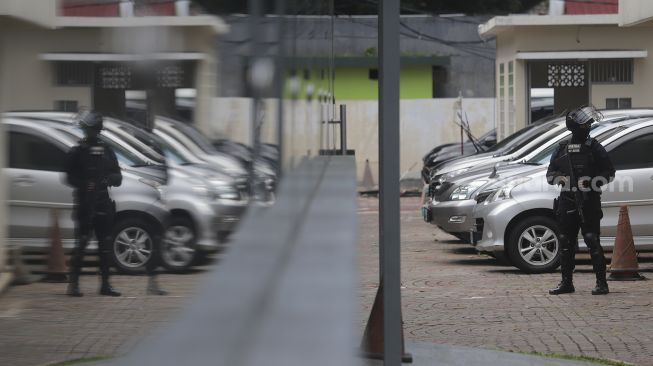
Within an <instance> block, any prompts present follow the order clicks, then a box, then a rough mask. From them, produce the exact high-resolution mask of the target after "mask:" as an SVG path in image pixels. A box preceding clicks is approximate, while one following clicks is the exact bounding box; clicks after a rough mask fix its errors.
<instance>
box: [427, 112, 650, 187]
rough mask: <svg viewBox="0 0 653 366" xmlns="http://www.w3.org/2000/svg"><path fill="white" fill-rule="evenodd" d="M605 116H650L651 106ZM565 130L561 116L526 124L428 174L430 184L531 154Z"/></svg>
mask: <svg viewBox="0 0 653 366" xmlns="http://www.w3.org/2000/svg"><path fill="white" fill-rule="evenodd" d="M602 113H603V116H604V117H605V118H606V119H610V118H620V117H623V116H630V117H633V118H634V117H637V116H644V117H645V116H650V115H651V114H653V110H651V109H632V110H607V111H603V112H602ZM565 130H566V126H565V118H564V117H561V118H554V119H552V120H550V121H547V122H543V123H538V124H535V125H530V126H526V127H525V128H523V129H522V130H520V131H518V132H516V133H515V134H513V135H511V136H509V137H508V138H506V139H504V140H503V141H501V142H499V143H498V144H496V145H495V146H494V147H492V148H491V149H489V150H488V152H486V153H482V154H477V155H472V156H469V157H466V158H462V159H456V160H452V161H449V162H447V163H445V164H443V165H441V166H439V167H437V168H434V169H433V171H432V173H431V183H432V184H435V185H436V186H437V184H439V183H441V182H444V181H446V180H448V179H451V178H453V177H456V176H458V175H460V174H463V173H465V172H467V171H469V170H471V169H474V168H475V167H477V166H479V165H485V164H496V163H502V162H507V161H512V160H515V159H519V158H522V157H523V156H525V155H527V154H530V153H533V152H535V151H536V149H538V148H539V147H541V146H542V144H543V143H544V142H546V141H549V140H551V139H552V138H555V137H556V136H558V135H560V134H561V133H563V132H564V131H565Z"/></svg>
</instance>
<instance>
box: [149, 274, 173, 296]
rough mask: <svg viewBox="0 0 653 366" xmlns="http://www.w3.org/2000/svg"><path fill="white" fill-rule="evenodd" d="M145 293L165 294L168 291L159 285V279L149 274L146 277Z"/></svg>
mask: <svg viewBox="0 0 653 366" xmlns="http://www.w3.org/2000/svg"><path fill="white" fill-rule="evenodd" d="M147 294H148V295H157V296H165V295H167V294H168V292H167V291H164V290H162V289H161V287H159V281H157V280H156V276H149V277H148V279H147Z"/></svg>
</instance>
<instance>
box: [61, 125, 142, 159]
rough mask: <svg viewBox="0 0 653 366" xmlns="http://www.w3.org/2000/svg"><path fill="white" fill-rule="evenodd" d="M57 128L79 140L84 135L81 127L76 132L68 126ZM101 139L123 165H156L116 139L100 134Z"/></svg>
mask: <svg viewBox="0 0 653 366" xmlns="http://www.w3.org/2000/svg"><path fill="white" fill-rule="evenodd" d="M57 130H59V131H60V132H63V133H65V134H67V135H68V136H71V137H72V138H73V139H74V140H79V139H80V138H82V136H83V135H82V131H81V129H78V128H75V132H73V131H71V130H69V129H67V128H57ZM100 140H102V142H104V143H105V144H107V145H108V146H109V147H110V148H111V150H113V152H114V153H115V154H116V159H118V162H119V163H121V164H123V165H127V166H130V167H137V166H147V165H154V164H150V163H149V162H147V161H145V160H143V159H141V158H140V157H138V156H136V155H135V154H133V153H132V152H131V151H129V150H127V149H125V148H124V147H122V146H120V144H118V143H116V142H115V141H113V140H111V139H109V138H106V137H105V136H100Z"/></svg>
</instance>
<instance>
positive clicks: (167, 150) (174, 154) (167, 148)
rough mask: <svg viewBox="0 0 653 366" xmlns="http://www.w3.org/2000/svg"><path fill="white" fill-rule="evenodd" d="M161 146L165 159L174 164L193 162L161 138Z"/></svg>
mask: <svg viewBox="0 0 653 366" xmlns="http://www.w3.org/2000/svg"><path fill="white" fill-rule="evenodd" d="M161 148H162V149H163V154H164V155H165V156H166V159H168V160H170V161H172V162H173V163H175V164H179V165H189V164H192V163H193V162H192V161H190V160H188V159H186V158H185V157H184V156H183V155H182V154H181V153H180V152H179V151H177V149H176V148H175V147H174V146H172V145H170V144H169V143H168V142H167V141H165V140H163V139H161Z"/></svg>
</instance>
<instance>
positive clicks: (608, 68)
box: [591, 59, 633, 84]
mask: <svg viewBox="0 0 653 366" xmlns="http://www.w3.org/2000/svg"><path fill="white" fill-rule="evenodd" d="M591 75H592V82H593V83H608V84H625V83H632V82H633V60H632V59H626V60H592V64H591Z"/></svg>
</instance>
